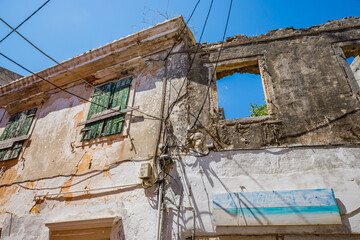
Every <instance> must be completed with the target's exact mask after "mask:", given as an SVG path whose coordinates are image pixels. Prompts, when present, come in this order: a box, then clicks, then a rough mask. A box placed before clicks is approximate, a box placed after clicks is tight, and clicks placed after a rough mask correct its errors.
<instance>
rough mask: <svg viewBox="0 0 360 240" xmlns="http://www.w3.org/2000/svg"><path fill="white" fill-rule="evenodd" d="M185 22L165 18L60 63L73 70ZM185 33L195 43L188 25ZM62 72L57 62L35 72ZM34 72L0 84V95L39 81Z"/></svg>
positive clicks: (177, 28)
mask: <svg viewBox="0 0 360 240" xmlns="http://www.w3.org/2000/svg"><path fill="white" fill-rule="evenodd" d="M185 24H186V23H185V21H184V19H183V17H182V16H181V15H180V16H177V17H174V18H172V19H169V20H166V21H164V22H161V23H158V24H156V25H154V26H151V27H149V28H146V29H143V30H141V31H139V32H135V33H133V34H130V35H128V36H126V37H122V38H120V39H118V40H114V41H113V42H110V43H107V44H105V45H103V46H100V47H97V48H94V49H91V50H89V51H87V52H84V53H82V54H79V55H77V56H74V57H73V58H70V59H68V60H65V61H62V62H61V65H63V66H64V67H65V68H66V69H68V70H73V69H76V68H77V67H80V66H82V65H84V64H88V63H91V62H93V61H96V60H98V59H101V58H104V57H106V56H107V55H109V54H111V53H113V52H115V51H119V50H120V51H121V49H124V48H126V47H127V46H132V45H133V44H136V43H138V42H141V41H146V40H152V39H154V38H157V37H161V36H163V35H166V34H168V33H169V32H176V31H180V30H182V29H183V27H184V26H185ZM186 33H187V35H188V37H189V38H190V39H191V42H192V43H193V44H194V43H195V40H194V36H193V34H192V32H191V31H190V29H189V28H188V27H187V32H186ZM63 72H66V70H65V69H64V68H63V67H62V66H60V65H59V64H56V65H54V66H52V67H49V68H46V69H44V70H42V71H40V72H37V73H35V74H37V75H40V76H41V77H42V78H45V79H47V78H51V77H54V76H56V75H58V74H60V73H63ZM35 74H30V75H28V76H25V77H21V78H19V79H17V80H15V81H13V82H10V83H8V84H5V85H3V86H0V96H2V95H4V94H7V93H9V92H12V91H14V90H16V89H17V88H19V87H22V86H28V85H31V84H32V83H35V82H38V81H41V80H42V79H39V78H38V77H37V76H35Z"/></svg>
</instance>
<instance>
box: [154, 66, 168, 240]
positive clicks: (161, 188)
mask: <svg viewBox="0 0 360 240" xmlns="http://www.w3.org/2000/svg"><path fill="white" fill-rule="evenodd" d="M164 68H165V70H164V71H165V72H164V79H163V89H162V100H161V107H160V118H161V119H163V118H164V108H165V97H166V84H167V59H165V60H164ZM162 125H163V122H162V121H161V122H160V126H159V134H158V137H157V141H156V146H155V152H154V163H156V166H157V174H158V179H159V198H158V199H159V206H158V222H157V230H158V231H157V237H156V239H157V240H161V239H162V228H163V215H164V212H163V192H164V181H163V175H162V174H160V173H161V171H160V163H159V160H158V159H157V157H156V156H157V152H158V146H159V143H160V139H161V133H162Z"/></svg>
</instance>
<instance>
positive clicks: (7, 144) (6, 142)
mask: <svg viewBox="0 0 360 240" xmlns="http://www.w3.org/2000/svg"><path fill="white" fill-rule="evenodd" d="M29 138H30V134H28V135H24V136H20V137H15V138H10V139H6V140H3V141H0V150H2V149H6V148H10V147H12V146H13V145H14V143H15V142H19V141H23V140H26V139H29Z"/></svg>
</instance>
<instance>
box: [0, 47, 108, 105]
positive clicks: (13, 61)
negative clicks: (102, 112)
mask: <svg viewBox="0 0 360 240" xmlns="http://www.w3.org/2000/svg"><path fill="white" fill-rule="evenodd" d="M0 55H1V56H2V57H4V58H6V59H7V60H9V61H10V62H12V63H14V64H16V65H17V66H19V67H21V68H22V69H24V70H25V71H27V72H29V73H31V74H33V75H35V76H37V77H38V78H40V79H41V80H43V81H45V82H47V83H49V84H51V85H52V86H54V87H55V88H57V89H59V90H61V91H63V92H66V93H68V94H70V95H73V96H74V97H77V98H80V99H81V100H84V101H86V102H90V103H92V104H95V105H97V106H99V107H103V108H104V109H107V107H105V106H102V105H101V104H98V103H96V102H91V101H89V100H87V99H86V98H83V97H81V96H79V95H76V94H75V93H72V92H69V91H68V90H66V89H64V88H62V87H59V86H58V85H56V84H55V83H52V82H50V81H49V80H47V79H45V78H43V77H41V76H40V75H39V74H37V73H34V72H33V71H31V70H29V69H27V68H26V67H24V66H22V65H21V64H20V63H18V62H16V61H15V60H13V59H11V58H9V57H8V56H6V55H5V54H3V53H1V52H0Z"/></svg>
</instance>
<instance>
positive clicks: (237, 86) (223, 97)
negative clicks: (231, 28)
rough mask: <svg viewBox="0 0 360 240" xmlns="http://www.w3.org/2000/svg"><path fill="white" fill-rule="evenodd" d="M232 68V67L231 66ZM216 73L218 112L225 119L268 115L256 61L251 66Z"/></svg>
mask: <svg viewBox="0 0 360 240" xmlns="http://www.w3.org/2000/svg"><path fill="white" fill-rule="evenodd" d="M232 67H233V66H232ZM219 70H222V71H221V72H219V73H217V78H218V79H219V80H218V81H217V92H218V103H219V109H220V112H222V109H223V110H224V115H225V116H222V117H224V118H225V119H235V118H243V117H257V116H264V115H268V111H267V104H266V101H265V95H264V88H263V84H262V80H261V75H260V71H259V66H258V64H257V61H256V62H255V64H254V63H252V64H251V65H246V66H240V67H238V68H235V69H234V68H232V69H230V70H228V69H226V67H225V68H224V67H223V69H222V67H220V69H218V71H219Z"/></svg>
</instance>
